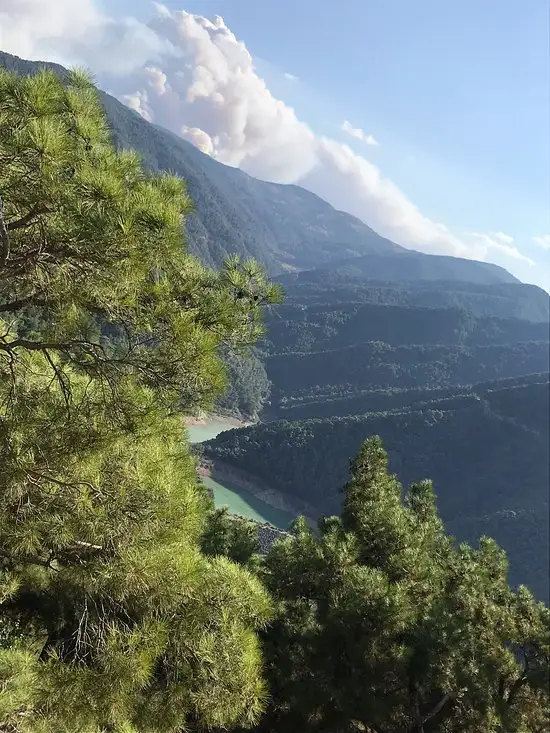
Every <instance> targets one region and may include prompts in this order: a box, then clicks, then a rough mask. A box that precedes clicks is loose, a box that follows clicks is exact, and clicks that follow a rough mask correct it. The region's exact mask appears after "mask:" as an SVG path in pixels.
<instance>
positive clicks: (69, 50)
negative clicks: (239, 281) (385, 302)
mask: <svg viewBox="0 0 550 733" xmlns="http://www.w3.org/2000/svg"><path fill="white" fill-rule="evenodd" d="M94 4H95V8H100V9H101V10H102V11H103V15H104V16H105V17H106V16H111V17H112V16H114V18H115V19H118V21H121V19H122V18H123V17H124V16H132V17H135V18H137V19H138V20H140V21H142V23H148V22H149V21H150V20H151V19H152V17H153V16H154V15H155V9H154V7H153V3H151V2H150V1H149V0H51V3H50V4H49V6H48V8H49V9H48V13H45V9H44V7H45V6H44V5H43V0H28V2H27V4H23V5H22V6H21V7H19V6H18V5H17V4H16V5H15V6H14V5H10V8H12V11H11V12H12V13H14V17H13V18H12V26H13V27H12V30H11V31H10V28H9V27H7V28H6V29H5V33H4V46H6V44H7V46H8V48H7V50H11V51H12V52H16V53H17V52H18V51H19V49H21V53H20V55H23V56H27V57H33V58H37V57H42V58H54V60H58V59H59V60H62V61H64V62H65V61H67V62H72V61H73V60H74V61H79V54H80V55H81V56H82V58H83V59H84V60H85V61H89V63H90V65H91V66H92V69H94V66H95V65H97V64H100V63H101V61H103V62H104V68H103V71H105V69H106V68H108V67H109V64H110V62H111V59H112V60H113V63H115V62H116V63H120V58H121V57H123V56H124V55H128V56H131V55H134V56H136V57H137V56H140V55H141V56H142V57H143V58H142V59H141V60H139V59H137V58H136V59H134V60H133V61H132V63H133V67H132V68H133V71H132V72H131V73H130V72H128V73H126V76H125V78H124V79H121V76H120V74H119V77H117V78H114V77H113V78H109V75H108V74H104V73H102V72H101V71H100V72H99V73H98V81H99V83H100V84H101V85H102V86H104V88H107V89H108V90H109V91H113V93H116V94H117V95H118V96H119V97H120V98H121V99H123V100H125V101H126V102H127V103H129V104H131V106H132V105H133V106H134V108H135V109H138V111H142V112H143V111H144V110H145V114H146V115H147V114H149V118H150V119H153V120H154V121H155V122H157V123H159V124H165V126H168V127H170V128H171V129H174V130H175V131H177V132H180V131H181V129H182V124H183V125H187V126H188V129H190V130H191V133H189V135H188V137H189V139H193V141H194V142H195V143H196V144H199V143H200V144H201V145H203V149H205V147H204V146H205V145H206V147H209V148H210V150H211V151H212V152H211V154H214V155H215V156H216V157H218V159H219V160H222V161H224V162H228V163H230V164H234V165H241V167H243V168H244V169H245V170H248V171H249V172H251V173H252V174H253V175H258V176H259V177H264V175H262V173H265V177H269V176H270V174H273V171H274V169H275V168H276V165H275V163H277V162H279V161H277V160H276V159H277V158H278V157H279V153H281V157H284V156H286V164H287V166H288V168H289V169H290V168H292V160H293V157H296V156H298V157H299V154H300V153H301V152H303V150H305V158H308V156H309V158H308V160H309V163H308V160H306V159H305V158H304V160H301V161H300V165H296V166H294V168H295V176H294V179H292V176H290V173H288V175H287V177H286V179H288V180H296V181H298V182H303V185H308V184H309V185H310V187H311V188H312V190H315V191H316V192H317V193H320V194H321V195H325V197H326V198H327V199H329V200H331V203H333V204H334V205H335V206H338V207H339V208H346V202H347V200H348V199H349V201H350V205H349V206H347V210H350V211H351V212H352V213H355V214H356V215H359V216H362V218H364V219H365V220H366V221H367V223H371V225H372V226H373V227H374V228H378V230H379V231H381V233H383V234H385V236H389V237H390V238H392V231H393V229H392V222H391V218H392V216H393V212H396V215H395V217H394V219H395V220H396V221H397V224H396V226H395V227H393V228H394V229H395V237H394V238H395V240H396V241H400V243H405V244H407V237H408V236H409V233H410V234H411V236H412V240H411V243H410V246H415V248H420V249H422V248H424V251H444V252H453V251H454V252H456V253H459V252H460V247H461V246H462V245H461V242H462V243H463V244H464V246H465V247H466V249H468V251H469V253H470V254H469V256H472V255H473V256H475V253H476V252H480V253H481V254H480V255H479V256H484V257H486V259H488V260H489V261H493V262H497V263H498V264H501V265H503V266H504V267H506V268H507V269H509V270H510V271H511V272H513V273H514V274H515V275H516V276H518V277H520V278H521V279H522V280H524V281H526V282H534V283H536V284H539V285H541V286H543V287H545V288H546V289H547V290H549V291H550V52H549V46H550V17H549V16H550V3H549V2H548V0H340V2H339V3H334V2H330V3H329V2H327V1H326V0H315V1H314V0H277V2H275V0H273V1H272V2H268V1H267V0H163V4H164V5H165V6H167V7H168V8H170V9H172V10H182V9H183V10H185V11H188V12H191V13H196V14H198V15H200V16H205V17H206V18H210V19H213V18H214V17H215V16H216V15H220V16H222V17H223V19H224V21H225V24H226V26H227V28H226V29H225V30H224V33H225V34H226V35H225V37H224V38H225V40H224V39H223V38H222V36H221V35H220V34H219V33H218V30H216V28H214V26H212V27H210V28H209V30H208V33H207V35H208V38H203V39H202V41H200V42H199V41H197V42H196V43H195V41H196V38H195V35H194V33H195V31H197V29H198V28H199V26H197V27H194V28H191V27H188V28H187V32H188V33H189V34H190V35H187V36H186V40H185V42H184V44H189V46H190V47H193V50H192V52H191V53H192V64H191V65H192V66H194V72H193V73H194V74H195V76H194V77H193V78H192V79H191V80H190V81H189V85H190V84H192V83H193V84H194V83H195V82H197V79H198V76H197V66H198V65H199V64H200V63H202V62H200V61H199V58H203V59H205V58H207V61H206V62H205V63H206V65H207V67H208V68H207V75H211V76H210V77H209V78H210V79H212V78H213V79H214V84H213V86H212V87H211V94H210V96H211V98H210V99H208V100H207V99H205V98H201V99H200V100H199V103H198V104H197V105H195V107H194V108H192V105H186V104H185V98H186V90H183V91H182V90H180V98H179V99H177V100H174V98H172V99H171V104H172V108H171V109H168V107H167V106H166V100H167V95H166V94H165V93H164V86H163V84H164V82H162V77H164V79H165V81H166V79H167V80H168V84H169V85H171V87H170V88H171V89H172V90H174V89H175V88H176V87H177V85H178V84H179V83H180V81H181V76H180V69H179V68H176V66H175V65H174V58H172V59H170V54H168V56H166V55H164V56H163V55H162V53H161V54H160V56H158V58H156V59H155V54H154V53H153V52H151V53H150V52H149V51H150V50H149V49H147V48H146V46H147V43H149V42H150V41H151V39H150V38H149V39H146V37H145V36H144V35H143V31H140V32H139V33H138V34H136V35H135V36H131V34H130V35H125V34H126V31H125V30H124V25H123V24H120V25H119V27H118V29H117V28H116V27H115V26H116V24H115V26H113V24H112V23H111V25H110V27H109V29H108V30H106V31H105V33H104V32H101V31H100V32H99V33H96V35H95V36H94V33H93V28H94V27H96V28H98V27H101V26H100V25H97V23H98V20H97V18H95V17H94V13H95V10H93V11H92V10H91V8H93V6H94ZM13 8H15V10H13ZM29 8H30V10H29ZM0 11H1V0H0ZM56 13H57V14H56ZM82 18H85V20H82ZM8 20H9V16H8ZM109 22H110V21H109ZM167 22H168V21H167ZM170 23H171V25H170ZM170 23H169V24H168V25H166V27H164V28H161V30H160V37H162V38H164V39H166V38H171V37H173V35H171V34H173V33H175V32H176V31H175V28H176V21H175V20H174V18H171V20H170ZM94 24H95V26H94ZM79 25H80V28H78V26H79ZM102 27H103V28H104V29H106V28H107V26H105V25H104V26H102ZM203 30H204V27H202V28H201V31H200V32H202V31H203ZM23 31H24V32H23ZM155 32H158V28H157V30H156V31H155ZM230 32H232V33H233V34H235V36H236V38H237V39H238V40H239V41H242V42H243V43H244V44H245V45H246V48H247V49H248V51H249V52H250V54H251V55H252V57H253V59H254V65H255V71H256V72H257V74H258V75H259V76H260V77H262V78H263V79H265V82H266V85H267V88H268V90H269V92H271V95H273V97H275V98H276V100H282V101H283V102H284V103H286V105H288V106H289V107H292V108H293V109H294V110H295V112H296V117H297V120H296V119H294V120H292V119H289V116H288V114H287V112H285V113H284V114H283V117H282V118H280V117H279V112H280V110H279V111H278V108H277V104H276V100H275V103H274V101H273V100H272V99H269V98H268V97H269V96H270V95H269V94H263V95H262V92H261V90H259V88H258V85H257V79H254V78H253V76H254V74H252V73H248V77H247V83H248V86H247V87H246V88H245V87H244V85H242V84H240V80H239V74H238V73H235V65H233V66H231V64H232V61H231V58H233V57H234V55H235V53H237V51H236V45H235V44H234V43H233V46H232V48H231V49H230V50H229V51H228V56H227V58H225V59H224V62H223V64H221V65H220V63H219V52H220V48H222V50H223V48H226V47H227V42H228V36H227V33H230ZM79 33H80V35H79ZM56 34H57V36H56ZM117 34H118V35H117ZM140 34H141V35H140ZM222 35H223V34H222ZM14 37H17V38H16V40H14ZM107 37H109V38H107ZM106 39H107V40H106ZM109 39H110V40H109ZM142 39H143V44H142V43H141V40H142ZM220 39H221V40H220ZM121 40H122V41H125V42H126V45H124V43H122V42H120V41H121ZM1 42H2V28H1V27H0V45H2V44H1ZM93 43H96V47H93ZM109 43H110V47H109V46H108V44H109ZM224 44H225V46H224ZM142 45H143V49H142V48H141V46H142ZM154 45H155V44H154V43H153V46H154ZM229 45H231V44H229ZM86 46H88V47H87V48H86V53H81V52H83V49H85V47H86ZM182 48H183V47H182V46H181V45H180V47H179V51H178V53H180V54H181V51H182ZM117 51H118V57H119V58H118V60H117V59H116V55H117ZM62 52H63V54H64V55H62V57H59V55H60V54H61V53H62ZM184 52H185V49H184ZM151 54H152V55H151ZM56 56H57V57H58V59H56ZM179 58H181V56H180V57H179ZM178 63H181V61H180V62H178ZM209 64H210V66H208V65H209ZM224 64H226V66H225V67H224ZM147 65H148V66H151V65H152V66H154V67H155V68H156V70H157V72H158V73H157V72H156V73H157V76H156V77H155V79H152V77H151V76H150V74H149V76H147V73H149V72H147V70H146V69H145V67H146V66H147ZM138 67H139V68H141V70H142V72H141V78H138V76H139V74H138V73H137V69H138ZM228 72H229V74H230V76H231V75H232V76H231V78H230V83H226V77H227V73H228ZM285 73H286V74H292V75H294V76H295V77H297V79H289V78H287V76H285ZM114 76H115V77H116V74H115V75H114ZM203 82H204V79H202V80H201V79H199V82H198V83H200V84H202V83H203ZM174 85H175V86H174ZM203 86H204V85H203ZM154 89H156V92H155V91H154ZM155 94H156V97H155ZM217 94H218V96H219V94H221V95H222V96H223V97H224V98H225V99H226V100H229V102H228V104H227V109H226V110H225V111H223V112H224V114H223V115H222V114H221V112H220V109H219V106H218V107H216V104H215V103H214V97H215V96H216V95H217ZM162 95H164V96H162ZM247 95H248V96H247ZM153 97H154V99H153ZM241 103H242V108H243V110H244V112H243V115H242V116H241V117H242V118H241V119H240V120H239V119H237V118H236V117H235V114H233V113H234V112H235V109H237V108H239V109H240V106H241ZM208 104H210V107H208V106H207V105H208ZM163 105H164V106H163ZM142 108H143V109H142ZM174 110H176V111H177V114H175V113H174ZM205 110H207V111H205ZM287 111H288V110H287ZM218 112H220V115H219V119H214V117H216V115H217V114H218ZM170 115H171V116H170ZM222 117H223V119H222ZM283 118H284V119H283ZM344 120H347V121H349V123H351V125H352V126H353V127H355V128H361V129H362V130H364V131H365V133H366V134H367V135H372V136H374V138H375V139H376V141H378V143H379V145H376V146H373V145H370V146H368V145H365V143H364V142H363V141H361V140H357V139H355V138H353V137H350V136H349V135H347V134H346V133H345V132H343V131H342V129H341V126H342V123H343V121H344ZM279 122H281V124H280V125H279ZM301 122H303V123H306V125H307V129H304V126H301V124H300V123H301ZM241 123H242V124H241ZM283 123H284V124H283ZM239 124H241V128H239ZM224 125H225V127H224ZM259 125H260V126H262V127H263V128H264V130H265V131H264V140H263V141H261V146H259V144H258V141H257V140H254V139H253V140H252V141H251V140H249V139H246V140H244V141H243V140H242V139H241V138H242V137H243V136H242V135H241V133H242V132H243V130H245V132H246V130H249V129H254V127H256V129H257V128H258V126H259ZM245 128H246V129H245ZM193 130H194V131H195V132H194V133H193V132H192V131H193ZM311 131H312V132H313V133H314V134H315V140H311V139H310V137H311ZM185 134H187V133H185ZM193 135H194V137H193ZM255 135H256V133H255V132H254V134H253V135H252V138H254V136H255ZM308 136H309V137H308ZM323 136H325V137H326V138H330V139H332V140H337V141H340V142H342V143H346V144H347V145H348V146H349V147H350V148H352V149H353V151H355V153H357V155H356V156H355V159H354V160H353V161H351V162H350V160H349V156H348V158H346V156H347V155H348V153H346V151H345V150H344V149H343V148H342V147H341V146H340V149H339V150H336V148H335V147H334V145H332V147H331V144H329V145H326V144H325V143H324V142H323V140H324V137H323ZM244 137H246V135H245V136H244ZM270 139H271V143H270ZM220 140H222V141H223V140H225V141H227V140H229V142H228V143H227V145H226V148H225V149H222V148H223V145H222V144H221V143H220V142H219V141H220ZM205 141H206V143H205ZM254 145H256V148H255V149H254V150H252V148H253V147H254ZM216 146H217V147H216ZM251 146H252V148H251ZM260 147H261V149H260ZM283 148H286V152H285V153H284V156H283ZM251 150H252V152H251ZM254 156H255V157H254ZM319 160H321V161H322V165H324V166H325V167H324V178H323V179H322V180H321V177H319V176H318V177H317V179H316V178H315V175H314V173H315V170H316V168H319ZM362 161H368V163H367V164H366V165H363V162H362ZM346 167H347V172H345V173H342V171H343V169H344V168H346ZM312 171H313V172H312ZM283 173H285V172H283ZM277 175H278V177H277V176H275V174H273V175H272V180H286V179H285V175H286V173H285V174H282V173H281V170H278V171H277ZM338 176H340V179H338ZM346 176H347V177H346ZM331 180H332V181H333V183H332V188H331V186H330V182H331ZM354 182H358V185H357V187H356V188H362V191H361V192H359V193H358V194H357V195H355V191H354V188H353V187H354V185H355V183H354ZM393 184H395V187H394V186H393ZM395 188H397V189H398V191H397V193H396V191H395ZM402 194H404V196H402ZM331 197H332V198H331ZM412 205H414V206H412ZM362 207H365V209H363V208H362ZM415 207H416V208H417V209H418V211H416V213H415V211H413V209H414V208H415ZM382 209H383V212H382V213H380V215H379V216H378V222H377V215H378V214H379V212H380V211H381V210H382ZM400 222H401V223H400ZM440 224H443V225H445V227H446V228H447V229H448V230H449V232H448V233H445V231H444V228H442V230H441V231H440V232H439V233H438V231H439V230H438V229H437V227H438V226H440ZM472 232H475V233H477V235H476V236H477V239H475V238H474V239H473V240H468V237H469V236H470V233H472ZM495 233H496V238H495V236H493V235H495ZM489 235H490V237H491V238H492V241H491V243H488V242H489V240H488V239H487V243H488V244H487V247H486V248H485V249H483V247H484V246H485V245H484V244H483V242H484V240H483V237H488V236H489ZM399 237H401V239H399ZM415 237H416V239H415ZM535 237H538V238H539V240H540V242H541V243H542V244H546V245H547V248H544V247H543V246H541V245H539V244H536V243H535V241H534V238H535ZM543 237H547V239H543ZM430 247H431V249H430ZM438 247H439V248H440V249H439V250H438V249H437V248H438ZM506 248H508V251H506ZM514 248H515V255H514V253H513V252H511V249H514ZM514 257H515V258H514ZM521 257H524V258H530V259H531V260H533V261H534V262H535V264H534V265H530V264H529V263H528V262H527V261H525V259H521Z"/></svg>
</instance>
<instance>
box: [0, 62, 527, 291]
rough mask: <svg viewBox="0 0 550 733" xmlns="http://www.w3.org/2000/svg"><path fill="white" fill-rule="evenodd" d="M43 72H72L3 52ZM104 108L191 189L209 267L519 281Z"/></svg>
mask: <svg viewBox="0 0 550 733" xmlns="http://www.w3.org/2000/svg"><path fill="white" fill-rule="evenodd" d="M44 66H47V67H48V68H51V69H53V70H55V71H56V72H57V73H59V74H60V75H61V76H65V75H66V73H67V72H66V70H65V69H64V68H63V67H61V66H58V65H56V64H49V63H45V62H31V61H25V60H23V59H20V58H18V57H16V56H12V55H10V54H6V53H2V52H0V67H4V68H6V69H8V70H11V71H16V72H17V73H20V74H35V73H37V71H38V70H39V69H40V68H42V67H44ZM102 101H103V105H104V108H105V111H106V114H107V117H108V120H109V123H110V125H111V128H112V133H113V139H114V142H115V143H116V144H117V145H118V146H119V147H125V148H128V147H129V148H133V149H135V150H137V151H138V152H139V153H140V154H141V156H142V159H143V162H144V164H145V165H146V166H147V167H148V168H150V169H151V170H154V171H159V170H163V171H171V172H173V173H176V174H178V175H180V176H181V177H182V178H183V179H184V180H185V181H186V182H187V185H188V190H189V194H190V196H191V198H192V200H193V202H194V206H195V213H194V214H193V215H192V216H191V217H190V218H189V220H188V222H187V234H188V241H189V246H190V249H191V250H192V251H193V252H195V253H196V254H198V255H199V256H200V257H201V258H202V259H203V260H204V261H205V262H207V263H208V264H210V265H218V264H220V262H221V261H222V260H223V258H224V257H225V256H226V255H227V254H234V253H237V254H240V255H242V256H245V257H254V258H256V259H257V260H258V261H259V262H261V263H263V265H264V266H265V267H266V269H267V270H268V272H269V273H270V274H271V275H275V274H277V273H282V272H284V271H288V270H296V269H297V270H303V269H312V268H317V267H319V266H322V265H329V264H331V263H333V262H336V261H338V262H341V261H342V260H344V261H346V259H349V258H350V257H354V258H355V257H360V256H362V255H363V256H364V255H367V256H374V259H373V262H380V263H382V264H379V265H378V267H379V268H380V271H381V272H382V271H383V273H384V279H390V280H399V281H400V280H403V279H404V278H405V277H406V276H407V273H413V279H416V278H417V275H418V274H420V275H421V277H422V279H430V280H441V279H446V278H449V277H451V278H452V279H456V280H469V281H470V282H477V283H484V284H491V283H495V282H499V283H508V282H514V281H515V278H513V277H512V275H510V274H509V273H508V272H506V271H505V270H503V269H502V268H500V267H497V266H496V265H491V264H488V263H484V262H475V261H471V260H460V259H457V258H447V257H434V256H428V255H423V254H421V253H419V252H413V251H411V250H405V249H404V248H402V247H399V246H398V245H396V244H394V243H393V242H390V241H389V240H387V239H384V238H383V237H381V236H379V235H378V234H376V233H375V232H374V231H373V230H372V229H370V228H369V227H368V226H367V225H366V224H364V223H363V222H361V221H360V220H359V219H357V218H355V217H353V216H351V215H349V214H346V213H344V212H341V211H337V210H336V209H334V208H333V207H332V206H330V205H329V204H328V203H326V202H325V201H323V200H322V199H320V198H319V197H318V196H315V195H314V194H312V193H310V192H308V191H306V190H304V189H302V188H300V187H298V186H293V185H281V184H275V183H266V182H264V181H259V180H257V179H254V178H252V177H251V176H248V175H247V174H245V173H243V172H242V171H240V170H238V169H236V168H232V167H229V166H226V165H222V164H221V163H218V162H217V161H215V160H213V159H212V158H210V157H209V156H207V155H204V154H203V153H201V152H200V151H199V150H197V149H196V148H195V147H194V146H193V145H191V144H190V143H188V142H186V141H185V140H183V139H181V138H179V137H178V136H176V135H174V134H172V133H170V132H168V131H167V130H164V129H162V128H160V127H157V126H155V125H152V124H150V123H148V122H146V121H145V120H144V119H142V118H141V117H140V116H139V115H138V114H137V113H135V112H133V111H132V110H130V109H128V108H127V107H125V106H124V105H123V104H121V103H120V102H119V101H118V100H116V99H115V98H114V97H112V96H110V95H108V94H105V93H102ZM381 255H383V257H382V258H381V259H380V260H378V259H377V258H378V257H379V256H381ZM364 266H366V261H365V263H364Z"/></svg>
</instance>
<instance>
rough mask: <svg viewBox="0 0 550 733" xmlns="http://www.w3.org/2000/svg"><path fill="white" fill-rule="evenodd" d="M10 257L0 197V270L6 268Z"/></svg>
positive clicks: (2, 202) (2, 203) (0, 198)
mask: <svg viewBox="0 0 550 733" xmlns="http://www.w3.org/2000/svg"><path fill="white" fill-rule="evenodd" d="M9 256H10V237H9V234H8V229H7V227H6V222H5V220H4V201H3V199H2V197H1V196H0V268H3V267H5V266H6V263H7V261H8V259H9Z"/></svg>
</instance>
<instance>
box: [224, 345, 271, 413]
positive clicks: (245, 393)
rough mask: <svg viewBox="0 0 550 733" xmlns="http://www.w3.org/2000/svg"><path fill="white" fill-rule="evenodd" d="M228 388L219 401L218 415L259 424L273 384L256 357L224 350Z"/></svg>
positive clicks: (255, 354)
mask: <svg viewBox="0 0 550 733" xmlns="http://www.w3.org/2000/svg"><path fill="white" fill-rule="evenodd" d="M221 358H222V361H223V364H224V365H225V368H226V371H227V384H228V386H227V388H226V390H225V392H224V394H223V395H222V396H221V397H219V398H218V400H217V401H216V411H217V412H222V413H227V412H228V413H230V414H231V415H238V416H240V417H243V418H245V419H248V420H256V419H257V418H258V415H259V414H260V412H261V411H262V409H263V406H264V404H265V402H266V400H267V398H268V397H269V393H270V389H271V384H270V382H269V379H268V378H267V374H266V371H265V368H264V365H263V364H262V362H261V361H260V359H259V358H258V356H257V353H256V352H255V351H254V350H252V349H250V350H249V351H247V352H244V353H240V352H237V351H235V350H230V349H227V348H225V349H222V352H221Z"/></svg>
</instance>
